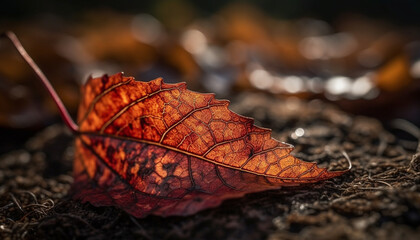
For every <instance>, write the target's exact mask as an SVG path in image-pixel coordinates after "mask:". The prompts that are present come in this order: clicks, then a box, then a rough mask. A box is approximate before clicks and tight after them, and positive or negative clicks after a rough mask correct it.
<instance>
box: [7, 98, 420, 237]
mask: <svg viewBox="0 0 420 240" xmlns="http://www.w3.org/2000/svg"><path fill="white" fill-rule="evenodd" d="M230 108H231V109H232V110H233V111H236V112H238V113H240V114H242V115H245V116H249V117H253V118H255V120H256V125H259V126H263V127H267V128H272V129H273V137H275V138H277V139H279V140H282V141H286V142H289V143H292V144H294V145H295V147H296V149H295V150H294V152H293V154H295V155H296V156H298V157H300V158H301V159H304V160H306V161H317V162H319V164H320V165H321V166H324V167H325V166H329V167H331V168H333V169H345V168H346V167H347V160H346V156H348V158H349V159H350V160H351V163H352V165H353V168H352V169H351V171H350V172H348V173H346V174H345V175H343V176H341V177H337V178H335V179H331V180H328V181H324V182H321V183H318V184H312V185H306V186H300V187H293V188H290V187H289V188H282V189H279V190H276V191H268V192H261V193H255V194H250V195H247V196H245V197H243V198H241V199H232V200H228V201H225V202H224V203H223V204H222V205H221V206H219V207H217V208H214V209H208V210H205V211H202V212H199V213H197V214H195V215H192V216H186V217H167V218H162V217H156V216H148V217H146V218H144V219H136V218H134V217H131V216H130V215H128V214H127V213H125V212H123V211H121V210H119V209H117V208H114V207H93V206H92V205H90V204H89V203H81V202H79V201H75V200H72V197H71V192H70V187H71V184H72V182H73V178H72V161H73V157H74V156H73V154H74V146H73V136H72V135H71V134H70V133H69V131H68V130H67V129H66V128H65V127H64V125H63V124H55V125H52V126H50V127H48V128H46V129H43V130H42V131H39V132H38V133H36V134H35V135H34V136H32V137H30V138H29V139H27V141H25V142H22V143H21V144H20V145H19V144H18V146H20V147H15V148H14V149H13V150H12V151H9V152H7V153H5V154H3V155H2V156H0V182H1V186H0V238H1V239H270V240H274V239H405V240H409V239H419V237H420V157H419V155H420V151H419V150H420V148H419V147H418V137H419V135H420V131H419V129H418V128H416V127H415V126H414V125H412V124H410V123H409V122H406V121H404V120H398V121H395V122H394V124H393V129H394V130H395V131H393V132H395V133H397V135H401V136H404V137H405V138H401V137H398V138H397V137H396V136H395V135H394V134H391V133H390V132H389V131H387V130H385V128H384V127H383V126H382V124H381V123H380V122H379V121H377V120H375V119H372V118H367V117H362V116H352V115H349V114H347V113H344V112H342V111H340V110H338V109H336V108H335V107H333V106H331V105H329V104H326V103H323V102H321V101H319V100H314V101H311V102H303V101H301V100H298V99H293V98H289V99H279V98H274V97H269V96H266V95H263V94H257V93H244V94H242V95H240V96H237V97H236V98H234V99H233V100H232V104H231V107H230ZM298 128H302V129H303V130H304V134H303V136H301V137H299V136H298V135H299V134H298V135H296V133H298V132H299V133H302V132H301V130H299V131H296V129H298ZM388 129H389V128H388ZM398 129H399V130H398ZM295 131H296V132H295ZM10 134H11V135H9V136H5V135H3V134H2V136H1V138H2V142H7V138H10V137H13V136H12V135H13V132H11V133H10Z"/></svg>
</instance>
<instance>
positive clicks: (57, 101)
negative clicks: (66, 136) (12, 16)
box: [0, 31, 79, 133]
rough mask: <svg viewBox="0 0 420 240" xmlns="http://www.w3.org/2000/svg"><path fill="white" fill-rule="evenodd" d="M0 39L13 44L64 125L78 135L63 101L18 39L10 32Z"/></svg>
mask: <svg viewBox="0 0 420 240" xmlns="http://www.w3.org/2000/svg"><path fill="white" fill-rule="evenodd" d="M0 37H5V38H8V39H9V40H10V41H11V42H12V43H13V45H14V47H15V48H16V50H17V51H18V52H19V54H20V55H21V56H22V58H23V59H24V60H25V62H26V63H27V64H28V65H29V67H31V68H32V70H33V71H34V72H35V74H36V75H37V76H38V78H39V80H41V82H42V84H43V85H44V87H45V88H46V89H47V91H48V92H49V93H50V95H51V97H52V98H53V100H54V102H55V104H57V107H58V110H59V112H60V115H61V118H62V119H63V120H64V123H65V124H66V125H67V127H68V128H69V129H70V130H71V131H72V132H73V133H78V132H79V126H78V125H77V124H76V123H75V122H74V121H73V119H72V118H71V116H70V114H69V112H68V111H67V109H66V107H65V106H64V104H63V101H61V99H60V97H59V96H58V94H57V92H56V91H55V90H54V88H53V86H52V85H51V83H50V81H49V80H48V78H47V77H46V76H45V74H44V73H43V72H42V71H41V69H40V68H39V67H38V65H37V64H36V63H35V62H34V60H33V59H32V58H31V56H29V54H28V52H26V50H25V48H24V47H23V46H22V43H21V42H20V41H19V39H18V38H17V37H16V35H15V34H14V33H13V32H11V31H6V32H4V33H2V34H1V35H0Z"/></svg>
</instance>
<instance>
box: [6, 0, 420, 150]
mask: <svg viewBox="0 0 420 240" xmlns="http://www.w3.org/2000/svg"><path fill="white" fill-rule="evenodd" d="M419 12H420V2H418V1H414V0H413V1H396V0H386V1H384V0H372V1H346V2H341V1H322V2H319V1H316V0H306V1H305V0H299V1H242V2H227V1H192V0H190V1H187V0H164V1H128V0H119V1H108V0H106V1H80V0H77V1H68V2H64V1H43V2H42V3H41V2H38V1H6V2H2V3H1V9H0V31H4V30H12V31H14V32H15V33H16V34H17V35H18V37H19V38H20V39H21V41H22V43H23V45H24V46H25V47H26V48H27V50H28V52H29V53H30V54H31V55H32V57H33V58H34V60H35V61H36V62H37V63H38V64H39V66H40V67H41V68H42V69H43V70H44V71H45V73H46V75H47V76H48V77H49V78H50V80H51V82H52V84H53V86H54V87H55V88H56V90H57V91H58V93H59V95H60V96H61V98H62V99H63V101H64V103H65V105H66V106H67V107H68V109H69V111H70V112H71V113H72V114H73V116H75V115H76V112H77V106H78V99H79V87H80V85H81V84H82V83H83V82H84V81H85V80H86V79H87V78H88V76H90V75H91V76H93V77H97V76H101V75H102V74H104V73H107V74H114V73H117V72H120V71H123V72H125V74H126V75H128V76H135V77H136V78H137V79H138V80H142V81H149V80H152V79H154V78H157V77H163V78H164V79H165V81H167V82H178V81H185V82H187V83H188V87H189V88H190V89H193V90H196V91H201V92H215V93H216V94H217V97H218V98H228V99H230V98H232V97H233V96H236V95H237V94H240V93H244V92H263V93H266V94H269V95H273V96H276V97H279V98H300V99H305V100H308V101H310V100H313V99H321V100H323V101H328V102H332V103H333V104H336V105H337V106H339V107H340V108H342V109H343V110H344V111H347V112H350V113H353V114H363V115H367V116H372V117H375V118H377V119H379V120H380V121H382V122H383V123H385V124H387V122H389V121H390V120H392V119H395V118H403V119H406V120H408V121H410V122H412V123H414V124H416V125H417V126H419V125H420V81H419V79H420V27H419V26H420V14H418V13H419ZM57 121H60V119H59V115H58V114H57V110H56V107H55V105H54V103H53V102H52V101H51V99H50V97H49V95H48V94H47V93H46V92H45V90H44V89H43V87H42V86H41V84H40V83H39V82H38V80H36V77H35V76H34V74H33V73H32V71H31V70H30V69H29V68H28V67H27V66H26V64H25V63H24V62H23V61H22V60H21V58H20V56H19V55H18V54H17V53H16V51H15V49H14V48H13V46H12V45H11V44H10V43H9V42H8V41H6V40H5V39H2V40H1V41H0V129H1V135H3V136H6V135H11V134H12V135H13V137H10V138H9V137H8V138H7V139H5V138H3V137H2V141H1V147H0V151H1V152H4V151H7V150H8V149H10V148H12V147H13V146H15V145H16V144H19V142H21V140H22V139H25V138H27V137H28V136H29V135H30V134H33V133H34V132H35V131H37V130H39V129H40V128H42V127H44V126H47V125H49V124H51V123H53V122H57Z"/></svg>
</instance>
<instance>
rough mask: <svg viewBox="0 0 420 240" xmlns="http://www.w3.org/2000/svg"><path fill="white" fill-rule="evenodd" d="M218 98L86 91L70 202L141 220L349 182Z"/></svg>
mask: <svg viewBox="0 0 420 240" xmlns="http://www.w3.org/2000/svg"><path fill="white" fill-rule="evenodd" d="M228 105H229V102H228V101H225V100H216V99H215V98H214V94H202V93H196V92H193V91H189V90H187V89H186V85H185V83H178V84H165V83H163V81H162V79H160V78H159V79H155V80H153V81H151V82H140V81H136V80H134V79H133V78H131V77H124V76H123V75H122V74H116V75H114V76H110V77H108V76H103V77H101V78H95V79H90V80H89V81H88V82H87V83H86V85H85V86H83V88H82V101H81V104H80V108H79V118H78V123H79V127H80V133H79V134H78V135H77V138H76V159H75V163H74V177H75V183H74V186H73V191H74V196H75V198H77V199H81V200H82V201H87V202H90V203H92V204H93V205H95V206H111V205H112V206H116V207H119V208H121V209H123V210H124V211H126V212H128V213H129V214H132V215H133V216H136V217H145V216H147V215H149V214H154V215H160V216H170V215H189V214H193V213H196V212H197V211H200V210H203V209H207V208H211V207H215V206H218V205H219V204H220V203H221V202H222V201H223V200H224V199H228V198H237V197H240V196H243V195H244V194H246V193H251V192H258V191H264V190H269V189H278V188H280V187H281V186H287V185H298V184H301V183H312V182H317V181H320V180H324V179H328V178H332V177H335V176H339V175H341V174H343V173H344V172H345V171H336V172H330V171H327V169H325V168H318V167H317V166H316V164H315V163H309V162H304V161H301V160H299V159H297V158H295V157H293V156H292V155H290V152H291V151H292V150H293V146H291V145H289V144H287V143H282V142H279V141H277V140H275V139H273V138H271V131H270V130H269V129H264V128H260V127H256V126H254V125H253V120H252V119H251V118H246V117H243V116H240V115H238V114H236V113H234V112H232V111H230V110H229V109H228Z"/></svg>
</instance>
